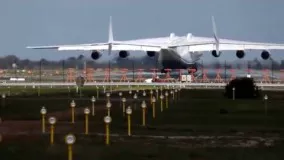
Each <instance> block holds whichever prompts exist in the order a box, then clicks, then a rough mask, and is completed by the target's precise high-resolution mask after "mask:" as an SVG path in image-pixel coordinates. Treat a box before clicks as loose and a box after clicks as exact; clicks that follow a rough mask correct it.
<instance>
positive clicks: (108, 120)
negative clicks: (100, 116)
mask: <svg viewBox="0 0 284 160" xmlns="http://www.w3.org/2000/svg"><path fill="white" fill-rule="evenodd" d="M104 122H105V125H106V145H109V141H110V140H109V134H110V128H109V124H110V123H111V117H110V116H105V117H104Z"/></svg>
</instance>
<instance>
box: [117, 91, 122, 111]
mask: <svg viewBox="0 0 284 160" xmlns="http://www.w3.org/2000/svg"><path fill="white" fill-rule="evenodd" d="M118 96H119V98H120V101H119V102H120V103H119V106H120V107H121V97H122V92H119V93H118Z"/></svg>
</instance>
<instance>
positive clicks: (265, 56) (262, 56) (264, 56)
mask: <svg viewBox="0 0 284 160" xmlns="http://www.w3.org/2000/svg"><path fill="white" fill-rule="evenodd" d="M269 57H270V53H269V52H268V51H262V52H261V58H262V59H264V60H267V59H269Z"/></svg>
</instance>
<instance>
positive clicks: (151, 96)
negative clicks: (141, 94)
mask: <svg viewBox="0 0 284 160" xmlns="http://www.w3.org/2000/svg"><path fill="white" fill-rule="evenodd" d="M152 99H153V91H152V89H151V90H150V102H151V103H152Z"/></svg>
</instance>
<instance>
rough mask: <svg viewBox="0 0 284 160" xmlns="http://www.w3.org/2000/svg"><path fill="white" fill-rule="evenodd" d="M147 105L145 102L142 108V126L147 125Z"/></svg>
mask: <svg viewBox="0 0 284 160" xmlns="http://www.w3.org/2000/svg"><path fill="white" fill-rule="evenodd" d="M146 107H147V106H146V103H145V101H143V102H142V104H141V108H142V126H145V125H146V111H145V110H146Z"/></svg>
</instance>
